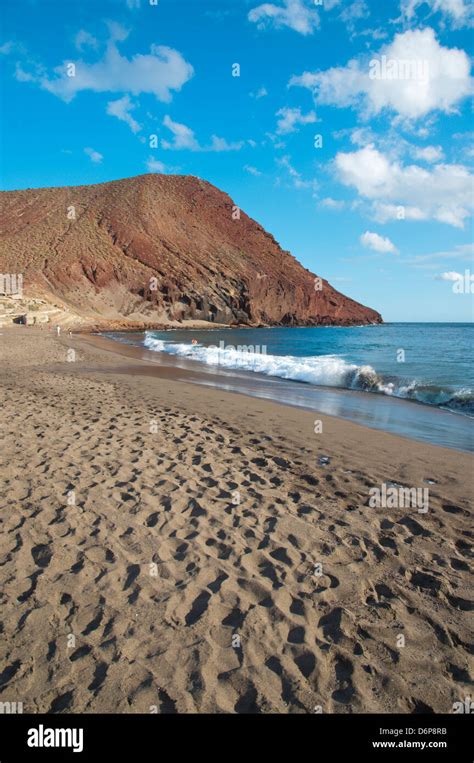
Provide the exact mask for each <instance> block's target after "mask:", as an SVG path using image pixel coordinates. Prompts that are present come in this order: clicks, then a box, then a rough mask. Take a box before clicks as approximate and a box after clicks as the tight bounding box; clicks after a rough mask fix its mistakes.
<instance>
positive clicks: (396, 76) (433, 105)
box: [289, 28, 473, 119]
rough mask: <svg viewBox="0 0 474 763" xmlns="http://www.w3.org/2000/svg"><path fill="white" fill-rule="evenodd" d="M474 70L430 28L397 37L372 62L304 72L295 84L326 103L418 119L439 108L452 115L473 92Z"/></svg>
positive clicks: (354, 62)
mask: <svg viewBox="0 0 474 763" xmlns="http://www.w3.org/2000/svg"><path fill="white" fill-rule="evenodd" d="M384 61H385V68H380V71H377V68H378V66H376V64H375V63H374V62H378V64H380V65H381V66H382V65H383V62H384ZM392 62H393V63H392ZM470 68H471V67H470V61H469V57H468V55H467V54H466V53H465V51H464V50H459V49H458V48H446V47H443V46H442V45H440V44H439V43H438V41H437V39H436V36H435V33H434V31H433V30H432V29H430V28H426V29H415V30H408V31H406V32H404V33H402V34H397V35H396V36H395V38H394V40H393V42H392V43H390V44H389V45H386V46H383V47H382V48H381V50H380V51H379V54H378V56H377V57H374V58H372V59H371V60H370V61H368V60H364V61H362V60H356V59H353V60H351V61H349V63H348V64H347V65H346V66H340V67H334V68H331V69H327V70H326V71H322V72H315V73H312V72H304V73H303V74H302V75H301V76H299V77H292V79H291V80H290V83H289V84H290V85H298V86H301V87H306V88H308V89H310V90H311V91H312V92H313V94H314V98H315V101H316V102H317V103H320V104H325V105H330V106H338V107H354V108H358V109H362V110H365V112H366V113H367V115H370V114H378V113H380V112H382V111H383V110H385V109H387V110H389V111H394V112H396V113H397V114H398V115H400V116H401V117H405V118H408V119H417V118H419V117H422V116H424V115H426V114H429V113H430V112H431V111H434V110H437V109H438V110H440V111H443V112H445V113H452V112H453V111H454V110H455V108H456V106H457V104H458V103H460V101H461V100H462V99H463V98H465V97H466V96H468V95H469V94H471V93H472V92H473V87H472V78H471V76H470ZM377 75H380V78H377Z"/></svg>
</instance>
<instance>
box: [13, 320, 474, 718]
mask: <svg viewBox="0 0 474 763" xmlns="http://www.w3.org/2000/svg"><path fill="white" fill-rule="evenodd" d="M107 341H110V345H114V347H112V346H106V344H105V342H107ZM116 344H117V343H115V342H112V340H104V339H103V338H96V337H90V336H87V337H84V336H79V337H78V336H73V337H72V338H69V337H67V336H62V337H60V338H59V339H58V338H57V337H56V336H54V335H53V334H52V333H50V332H46V331H40V330H36V329H23V328H18V329H11V330H8V331H5V332H4V333H3V336H2V346H3V360H2V371H3V373H2V379H1V384H2V387H3V392H4V393H5V404H4V417H5V422H6V427H5V429H6V438H5V455H6V460H7V466H6V469H5V475H6V481H5V487H4V488H3V491H2V503H3V504H4V505H5V506H6V507H7V508H6V511H5V521H4V528H3V529H4V533H3V540H2V554H3V556H4V559H5V563H4V565H3V567H2V571H3V574H4V585H3V590H4V605H3V606H4V615H5V616H4V637H3V639H2V647H1V650H2V663H3V664H4V665H5V666H7V667H8V666H10V667H11V668H12V669H11V670H10V671H9V672H8V673H7V675H6V678H5V679H4V681H3V683H2V686H1V688H0V699H1V700H2V701H8V700H14V699H15V698H17V699H20V698H23V699H24V702H25V712H40V711H46V712H48V711H49V712H58V711H61V712H73V711H74V712H81V711H82V712H112V711H117V712H149V707H150V706H152V705H157V706H158V707H159V712H168V711H173V710H174V711H178V712H196V711H198V712H216V711H220V712H281V713H288V712H312V711H313V709H314V707H315V706H316V705H321V706H322V707H323V711H324V712H335V713H345V712H356V713H361V712H362V713H365V712H402V713H411V712H420V711H421V712H423V711H425V712H429V711H430V710H432V711H434V712H451V708H452V704H453V702H455V701H458V700H462V698H463V697H464V696H467V694H468V693H469V673H468V671H469V667H468V665H469V663H468V660H469V628H468V623H467V611H468V609H469V608H471V607H472V602H471V601H470V596H469V590H468V585H467V583H468V575H469V572H468V564H467V560H468V557H469V555H470V553H471V546H470V538H471V537H472V532H471V524H470V508H469V507H470V504H471V503H472V497H473V485H472V480H471V479H470V475H471V473H472V457H471V456H469V455H468V454H466V453H462V452H457V451H454V450H449V449H445V448H441V447H439V446H434V445H433V446H431V445H427V444H420V443H418V442H416V441H413V440H409V439H406V438H401V437H398V436H395V435H392V434H388V433H384V432H381V431H377V430H374V429H369V428H367V427H363V426H361V425H358V424H355V423H352V422H348V421H345V420H343V419H339V418H337V417H334V416H329V415H321V416H320V417H319V418H320V419H321V421H322V425H323V431H322V433H320V434H316V433H315V431H314V420H315V415H314V411H312V412H311V411H307V410H304V409H301V408H295V407H292V406H288V405H285V406H284V405H280V404H277V403H274V402H270V401H267V400H262V399H258V398H254V397H249V396H244V395H240V394H235V393H233V392H226V391H225V390H222V389H219V388H215V387H208V386H200V385H198V384H196V383H189V382H187V381H182V380H181V379H182V378H183V371H182V370H179V369H176V368H173V367H171V365H166V366H161V367H160V369H159V373H158V372H157V368H156V363H150V362H149V361H147V359H146V357H145V358H137V356H136V353H135V352H132V353H130V352H129V351H130V350H131V349H132V348H128V347H126V346H125V345H124V346H121V347H120V351H118V350H117V347H116ZM71 349H72V350H74V352H75V357H74V361H73V362H68V351H70V350H71ZM144 352H147V351H144ZM189 373H190V372H189V371H186V374H184V375H185V376H188V378H189ZM196 373H197V372H196ZM194 381H196V379H194ZM383 483H393V484H402V485H407V486H416V487H423V488H426V489H427V490H428V489H429V494H430V508H429V511H428V513H426V514H423V513H420V512H418V511H417V509H416V508H372V507H371V506H370V505H369V500H368V499H369V490H370V488H371V487H373V486H377V485H381V484H383ZM71 491H72V493H73V496H74V502H73V503H70V501H68V499H70V497H71ZM236 493H238V494H239V502H238V503H234V502H233V501H234V498H235V495H236ZM316 564H322V575H321V576H319V577H315V576H314V574H313V568H314V565H316ZM151 565H155V566H154V567H151ZM151 570H153V571H154V572H156V575H155V574H152V572H151ZM68 634H72V635H74V636H75V645H74V647H68ZM400 634H402V635H404V636H405V646H404V647H403V648H400V647H399V645H398V642H397V638H398V637H399V635H400ZM234 636H238V637H239V639H238V641H239V643H240V646H235V645H233V637H234Z"/></svg>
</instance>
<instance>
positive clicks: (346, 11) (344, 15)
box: [339, 0, 370, 34]
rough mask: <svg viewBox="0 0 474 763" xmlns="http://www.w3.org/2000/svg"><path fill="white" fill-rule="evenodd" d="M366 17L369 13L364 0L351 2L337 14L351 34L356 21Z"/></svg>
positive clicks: (352, 0)
mask: <svg viewBox="0 0 474 763" xmlns="http://www.w3.org/2000/svg"><path fill="white" fill-rule="evenodd" d="M368 16H370V11H369V8H368V6H367V3H366V2H365V0H351V2H349V3H346V4H345V6H344V8H343V10H342V11H341V13H340V14H339V19H340V20H341V21H342V22H343V24H345V25H346V27H347V29H348V30H349V32H350V33H351V34H353V33H354V31H355V23H356V21H360V20H361V19H365V18H367V17H368Z"/></svg>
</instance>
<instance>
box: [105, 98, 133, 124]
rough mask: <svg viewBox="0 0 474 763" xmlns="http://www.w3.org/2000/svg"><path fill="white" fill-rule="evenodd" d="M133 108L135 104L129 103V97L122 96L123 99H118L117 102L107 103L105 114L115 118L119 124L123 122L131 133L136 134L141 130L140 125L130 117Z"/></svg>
mask: <svg viewBox="0 0 474 763" xmlns="http://www.w3.org/2000/svg"><path fill="white" fill-rule="evenodd" d="M134 108H135V104H134V103H132V102H131V100H130V96H129V95H124V96H123V98H119V99H118V101H109V102H108V104H107V114H109V115H110V116H112V117H117V119H120V121H121V122H125V124H127V125H128V126H129V127H130V129H131V131H132V132H134V133H137V132H139V131H140V130H141V125H139V124H138V122H137V121H136V120H135V119H134V118H133V117H132V115H131V113H130V112H131V111H132V110H133V109H134Z"/></svg>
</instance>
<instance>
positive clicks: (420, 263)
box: [403, 243, 474, 268]
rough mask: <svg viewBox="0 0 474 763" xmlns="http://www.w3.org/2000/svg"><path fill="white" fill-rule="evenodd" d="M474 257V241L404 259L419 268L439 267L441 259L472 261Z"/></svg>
mask: <svg viewBox="0 0 474 763" xmlns="http://www.w3.org/2000/svg"><path fill="white" fill-rule="evenodd" d="M473 257H474V243H469V244H458V245H457V246H455V247H454V249H448V250H445V251H441V252H431V253H430V254H416V255H415V256H414V257H410V258H409V259H405V260H403V262H404V263H407V264H408V265H413V266H414V267H417V268H438V267H439V262H438V261H439V260H459V261H460V262H462V261H465V260H467V261H469V262H470V261H472V259H473Z"/></svg>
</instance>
